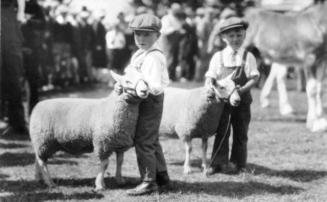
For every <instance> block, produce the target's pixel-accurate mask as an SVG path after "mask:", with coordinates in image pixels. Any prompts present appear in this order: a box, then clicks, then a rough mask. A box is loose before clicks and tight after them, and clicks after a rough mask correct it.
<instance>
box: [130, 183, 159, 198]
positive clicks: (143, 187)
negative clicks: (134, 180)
mask: <svg viewBox="0 0 327 202" xmlns="http://www.w3.org/2000/svg"><path fill="white" fill-rule="evenodd" d="M157 191H158V185H157V184H156V183H155V182H142V183H141V184H139V185H138V186H137V187H135V188H134V189H130V190H127V195H130V196H141V195H145V194H152V193H154V192H157Z"/></svg>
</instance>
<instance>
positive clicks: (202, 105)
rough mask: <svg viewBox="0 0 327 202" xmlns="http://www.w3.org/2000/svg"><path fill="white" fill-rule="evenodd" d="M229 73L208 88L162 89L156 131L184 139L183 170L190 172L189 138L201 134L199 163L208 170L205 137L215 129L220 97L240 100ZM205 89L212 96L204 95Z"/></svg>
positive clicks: (234, 102)
mask: <svg viewBox="0 0 327 202" xmlns="http://www.w3.org/2000/svg"><path fill="white" fill-rule="evenodd" d="M231 77H232V75H231V76H228V77H226V78H224V79H222V80H219V81H217V82H216V84H215V85H214V86H212V88H208V87H200V88H196V89H180V88H167V89H165V92H164V93H165V98H164V106H163V114H162V119H161V123H160V128H159V133H160V135H161V136H168V137H176V136H177V137H179V138H180V139H181V140H182V141H183V142H184V143H185V149H186V152H185V163H184V173H185V174H189V173H190V172H191V166H190V153H191V150H192V146H191V140H192V139H193V138H202V167H203V172H204V173H205V174H206V173H207V171H208V169H207V167H208V165H207V159H206V153H207V146H208V137H210V136H212V135H214V134H215V133H216V130H217V127H218V124H219V120H220V116H221V113H222V110H223V107H224V102H223V100H224V101H227V100H228V101H230V103H231V104H232V105H234V106H237V105H238V104H239V102H240V96H239V94H238V92H237V90H236V86H235V83H234V81H232V79H231ZM209 93H210V94H213V96H212V97H211V96H210V97H208V94H209ZM117 164H120V165H117V168H121V167H122V166H121V164H122V161H120V162H117ZM117 172H121V171H117Z"/></svg>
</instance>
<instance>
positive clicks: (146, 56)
mask: <svg viewBox="0 0 327 202" xmlns="http://www.w3.org/2000/svg"><path fill="white" fill-rule="evenodd" d="M129 27H130V28H131V29H132V30H133V32H134V40H135V43H136V46H137V47H138V48H139V49H138V50H137V51H136V52H135V53H134V54H133V56H132V58H131V62H130V64H129V65H128V66H127V67H126V69H125V71H129V70H130V69H132V68H135V69H137V70H138V71H139V72H140V73H141V74H142V76H143V78H144V79H145V81H146V82H147V83H148V85H149V88H150V94H149V97H148V98H147V99H146V100H144V101H142V102H141V104H140V106H139V119H138V122H137V127H136V134H135V140H134V143H135V151H136V156H137V163H138V167H139V171H140V175H141V181H142V183H141V184H140V185H138V186H137V187H135V188H134V189H131V190H128V192H127V194H128V195H132V196H137V195H143V194H150V193H153V192H156V191H158V185H159V187H160V188H163V187H166V188H167V186H168V185H169V182H170V180H169V176H168V173H167V166H166V161H165V157H164V155H163V152H162V148H161V145H160V142H159V125H160V121H161V116H162V110H163V99H164V88H165V87H167V85H168V84H169V76H168V70H167V68H166V59H165V56H164V54H163V52H162V51H161V50H160V49H159V48H158V44H157V40H158V38H159V36H160V28H161V21H160V19H159V18H158V17H156V16H154V15H152V14H141V15H138V16H136V17H134V18H133V19H132V21H131V22H130V24H129ZM115 91H116V92H117V93H118V94H120V93H121V92H122V86H121V85H120V84H119V83H117V84H115Z"/></svg>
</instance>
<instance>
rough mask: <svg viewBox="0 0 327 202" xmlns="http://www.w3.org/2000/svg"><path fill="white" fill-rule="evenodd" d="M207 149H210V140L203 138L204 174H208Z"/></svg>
mask: <svg viewBox="0 0 327 202" xmlns="http://www.w3.org/2000/svg"><path fill="white" fill-rule="evenodd" d="M207 149H208V138H202V165H201V167H202V171H203V174H205V175H207V173H208V162H207Z"/></svg>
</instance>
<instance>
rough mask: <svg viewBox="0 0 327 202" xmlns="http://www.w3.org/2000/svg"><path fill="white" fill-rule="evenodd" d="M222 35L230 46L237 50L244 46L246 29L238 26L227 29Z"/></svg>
mask: <svg viewBox="0 0 327 202" xmlns="http://www.w3.org/2000/svg"><path fill="white" fill-rule="evenodd" d="M221 37H222V39H223V40H224V41H225V42H226V44H227V45H228V46H230V47H232V48H233V49H234V50H237V49H239V48H240V47H241V46H242V44H243V41H244V39H245V29H244V28H236V29H231V30H227V31H225V32H223V33H222V34H221Z"/></svg>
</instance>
